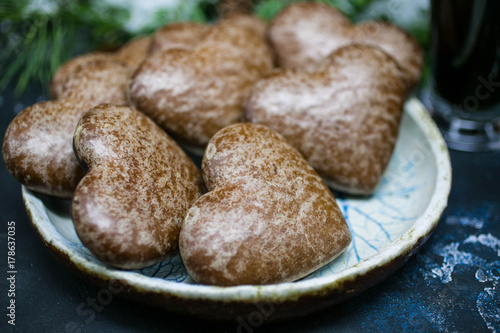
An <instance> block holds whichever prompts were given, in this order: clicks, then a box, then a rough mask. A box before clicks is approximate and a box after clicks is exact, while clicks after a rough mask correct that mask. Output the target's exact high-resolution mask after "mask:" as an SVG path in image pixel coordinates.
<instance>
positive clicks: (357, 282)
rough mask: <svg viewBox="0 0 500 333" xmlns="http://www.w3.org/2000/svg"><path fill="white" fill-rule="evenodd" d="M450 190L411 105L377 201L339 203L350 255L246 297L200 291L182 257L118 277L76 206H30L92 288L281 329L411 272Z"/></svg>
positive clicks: (53, 245)
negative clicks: (76, 220) (73, 213)
mask: <svg viewBox="0 0 500 333" xmlns="http://www.w3.org/2000/svg"><path fill="white" fill-rule="evenodd" d="M450 185H451V168H450V161H449V156H448V150H447V148H446V145H445V143H444V141H443V138H442V137H441V134H440V133H439V131H438V129H437V128H436V126H435V125H434V123H433V121H432V120H431V119H430V117H429V116H428V114H427V112H426V110H425V109H424V107H423V106H422V104H421V103H420V102H419V101H418V100H416V99H411V100H409V101H408V102H407V103H406V105H405V113H404V116H403V120H402V124H401V130H400V135H399V138H398V141H397V145H396V148H395V151H394V154H393V156H392V159H391V162H390V164H389V167H388V169H387V171H386V173H385V175H384V177H383V179H382V181H381V182H380V184H379V186H378V188H377V190H376V192H375V194H374V195H373V196H371V197H368V198H360V197H350V196H346V195H342V194H340V193H336V197H337V201H338V203H339V206H340V207H341V209H342V211H343V213H344V215H345V217H346V220H347V221H348V224H349V227H350V229H351V232H352V236H353V240H352V244H351V245H350V246H349V248H348V249H347V250H346V251H345V252H344V254H343V255H341V256H340V257H338V258H337V259H336V260H335V261H333V262H332V263H330V264H329V265H327V266H325V267H323V268H321V269H319V270H318V271H316V272H314V273H313V274H311V275H310V276H308V277H306V278H304V279H302V280H300V281H296V282H292V283H281V284H275V285H265V286H250V285H246V286H236V287H213V286H203V285H197V284H195V283H194V281H193V280H192V279H191V278H190V277H189V275H188V274H187V273H186V270H185V268H184V266H183V265H182V262H181V260H180V257H179V256H177V257H174V258H172V259H170V260H167V261H164V262H162V263H160V264H157V265H155V266H153V267H149V268H145V269H141V270H135V271H122V270H117V269H114V268H112V267H109V266H107V265H105V264H103V263H101V262H100V261H98V260H97V259H95V258H94V257H93V256H92V255H91V254H90V252H89V251H88V250H87V249H86V248H85V247H84V246H83V245H82V243H81V242H80V240H79V239H78V237H77V235H76V233H75V230H74V228H73V224H72V221H71V218H70V215H69V206H70V202H69V201H65V200H60V199H55V198H52V197H49V196H45V195H40V194H37V193H34V192H31V191H29V190H27V189H25V188H23V197H24V202H25V205H26V208H27V211H28V213H29V215H30V217H31V221H32V223H33V226H34V228H35V230H36V231H37V232H38V233H39V235H40V237H41V238H42V240H43V241H44V243H45V244H46V245H47V246H48V247H49V249H50V250H51V251H52V252H54V253H55V254H56V255H57V257H59V258H60V259H61V260H62V261H63V262H64V263H66V264H67V265H69V267H70V268H71V269H72V270H74V271H75V272H76V273H77V274H78V275H80V276H82V277H84V278H85V280H86V281H89V282H91V283H94V284H97V285H98V286H100V287H102V288H107V289H108V290H109V291H110V292H113V293H116V294H119V295H121V296H125V297H129V298H133V299H137V300H139V301H143V302H146V303H148V304H155V305H157V306H160V307H163V308H165V309H166V310H168V311H177V312H183V313H192V314H196V315H200V316H204V317H210V318H216V319H224V320H235V319H237V318H250V317H249V316H253V317H255V318H266V319H268V320H276V319H284V318H288V317H294V316H297V315H304V314H307V313H310V312H313V311H316V310H318V309H321V308H324V307H326V306H329V305H331V304H334V303H338V302H340V301H342V300H345V299H347V298H349V297H351V296H353V295H355V294H358V293H361V292H362V291H364V290H366V289H367V288H369V287H370V286H372V285H374V284H376V283H378V282H380V281H381V280H383V279H384V278H386V277H387V276H388V275H389V274H391V273H392V272H393V271H394V270H396V269H397V268H399V267H400V266H401V265H403V264H404V262H405V261H406V260H407V259H408V258H409V257H410V256H411V255H412V254H414V253H415V252H416V251H417V250H418V249H419V248H420V246H421V245H422V244H423V243H424V242H425V240H426V239H427V238H428V237H429V236H430V234H431V232H432V231H433V230H434V228H435V227H436V224H437V223H438V220H439V218H440V216H441V213H442V212H443V210H444V208H445V206H446V204H447V200H448V194H449V191H450ZM253 317H252V318H253ZM255 318H254V319H255ZM249 320H250V319H249Z"/></svg>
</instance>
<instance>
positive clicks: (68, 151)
mask: <svg viewBox="0 0 500 333" xmlns="http://www.w3.org/2000/svg"><path fill="white" fill-rule="evenodd" d="M129 76H130V70H129V68H128V67H126V66H125V65H124V64H122V63H120V62H118V61H115V60H110V59H107V58H104V59H101V58H99V59H96V60H93V61H87V62H85V63H83V64H81V65H79V66H77V67H76V68H75V69H74V70H73V71H72V72H71V74H70V75H68V76H67V77H66V78H65V79H64V80H63V81H62V83H61V85H60V94H61V99H58V100H54V101H48V102H40V103H37V104H35V105H32V106H30V107H28V108H27V109H25V110H24V111H22V112H21V113H20V114H19V115H18V116H17V117H15V118H14V120H12V122H11V123H10V124H9V127H8V128H7V131H6V133H5V137H4V141H3V158H4V161H5V165H6V167H7V170H9V172H10V173H11V174H12V176H14V178H16V179H17V180H18V181H19V182H20V183H22V184H23V185H25V186H26V187H28V188H29V189H31V190H34V191H37V192H41V193H45V194H50V195H54V196H58V197H63V198H71V196H72V195H73V191H74V189H75V187H76V185H77V184H78V182H79V181H80V179H81V177H82V176H83V175H84V170H83V169H82V168H81V167H80V166H79V165H78V162H77V160H76V158H75V155H74V153H73V148H72V142H73V133H74V132H75V126H76V124H77V123H78V119H79V118H80V117H81V116H82V115H83V114H84V113H85V112H86V111H87V110H88V109H90V108H91V107H93V106H95V105H98V104H101V103H106V102H107V103H114V104H126V94H125V89H126V84H127V82H128V78H129Z"/></svg>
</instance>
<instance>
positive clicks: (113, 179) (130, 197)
mask: <svg viewBox="0 0 500 333" xmlns="http://www.w3.org/2000/svg"><path fill="white" fill-rule="evenodd" d="M74 146H75V152H76V154H77V156H78V157H79V159H80V160H81V161H82V163H84V164H85V165H86V166H87V167H88V169H89V173H88V174H87V175H86V176H85V177H84V178H83V179H82V181H81V182H80V183H79V185H78V187H77V189H76V190H75V195H74V198H73V203H72V216H73V221H74V225H75V229H76V232H77V234H78V236H79V238H80V239H81V241H82V243H83V244H84V245H85V246H86V247H87V248H88V249H89V250H90V251H91V252H92V253H93V254H94V256H95V257H96V258H98V259H99V260H101V261H103V262H104V263H107V264H109V265H112V266H115V267H119V268H125V269H135V268H143V267H147V266H150V265H153V264H155V263H157V262H159V261H162V260H164V259H166V258H168V257H169V256H171V255H172V254H174V253H175V252H176V251H177V249H178V236H179V228H180V225H181V223H182V221H183V219H184V216H185V214H186V212H187V210H188V208H189V207H190V206H191V204H192V203H193V202H194V201H195V200H196V199H197V198H198V197H199V196H200V195H201V193H202V189H203V182H202V178H201V174H200V172H199V170H198V169H197V168H196V166H195V165H194V163H193V162H192V161H191V160H190V159H189V157H187V155H186V154H185V153H184V152H183V151H182V150H181V149H180V148H179V146H177V144H176V143H175V142H174V141H173V140H172V139H171V138H170V137H168V135H167V134H166V133H165V132H164V131H163V130H161V129H160V128H159V127H158V126H157V125H156V124H155V123H154V122H153V121H152V120H151V119H149V118H148V117H147V116H145V115H144V114H142V113H140V112H138V111H135V110H133V109H131V108H129V107H126V106H111V105H101V106H97V107H95V108H93V109H91V110H90V111H89V112H88V113H86V114H85V115H84V116H83V117H82V118H81V119H80V121H79V123H78V126H77V128H76V131H75V135H74Z"/></svg>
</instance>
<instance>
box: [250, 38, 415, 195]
mask: <svg viewBox="0 0 500 333" xmlns="http://www.w3.org/2000/svg"><path fill="white" fill-rule="evenodd" d="M405 89H406V87H405V82H404V79H403V75H402V73H401V71H400V69H399V67H398V64H397V63H396V62H395V61H394V60H393V59H392V58H391V57H390V56H389V55H388V54H386V53H385V52H383V51H382V50H380V49H377V48H374V47H371V46H368V45H356V44H351V45H349V46H346V47H343V48H341V49H339V50H337V51H335V52H334V53H332V54H331V55H330V56H329V57H328V58H327V59H326V60H325V61H324V63H322V64H321V66H319V67H318V68H317V69H316V70H315V71H313V72H306V71H303V70H300V69H283V70H280V71H276V72H275V73H274V74H273V75H272V76H270V77H268V78H266V79H264V80H261V81H259V82H258V83H257V84H256V85H255V87H254V89H253V91H252V94H251V96H250V98H249V99H248V101H247V103H246V117H247V119H248V120H249V121H250V122H253V123H261V124H264V125H268V126H270V127H271V128H273V129H274V130H276V131H277V132H279V133H281V134H282V135H283V136H284V137H285V138H287V139H288V140H289V141H290V143H291V144H292V146H294V147H295V148H297V149H298V150H299V151H300V152H301V153H302V154H303V155H304V157H305V158H306V159H307V161H308V162H309V163H310V164H311V166H313V167H314V168H315V169H316V171H318V173H319V174H320V175H321V176H322V177H323V178H324V179H325V180H326V181H327V184H329V185H331V186H332V187H333V188H335V189H338V190H341V191H345V192H348V193H353V194H370V193H372V192H373V191H374V189H375V187H376V186H377V184H378V182H379V180H380V178H381V177H382V175H383V173H384V170H385V168H386V166H387V164H388V163H389V160H390V157H391V154H392V151H393V149H394V145H395V143H396V138H397V134H398V129H399V123H400V118H401V115H402V111H403V105H404V102H405Z"/></svg>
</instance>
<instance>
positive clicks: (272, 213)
mask: <svg viewBox="0 0 500 333" xmlns="http://www.w3.org/2000/svg"><path fill="white" fill-rule="evenodd" d="M202 170H203V177H204V179H205V182H206V184H207V187H208V190H209V191H210V192H208V193H207V194H205V195H203V196H202V197H201V198H200V199H198V200H197V201H196V202H195V203H194V204H193V205H192V207H191V208H190V209H189V212H188V214H187V216H186V218H185V220H184V224H183V225H182V228H181V234H180V239H179V248H180V253H181V257H182V260H183V262H184V265H185V267H186V269H187V271H188V273H189V275H190V276H191V277H192V278H193V279H194V280H195V281H197V282H199V283H202V284H212V285H221V286H228V285H240V284H270V283H279V282H285V281H294V280H297V279H300V278H302V277H304V276H306V275H308V274H310V273H311V272H313V271H315V270H316V269H318V268H320V267H322V266H324V265H325V264H327V263H328V262H330V261H331V260H333V259H334V258H336V257H337V256H338V255H340V254H341V253H342V252H343V251H344V250H345V248H346V247H347V246H348V245H349V243H350V241H351V235H350V232H349V229H348V227H347V224H346V222H345V220H344V217H343V215H342V212H341V211H340V209H339V208H338V206H337V204H336V202H335V198H334V197H333V195H332V194H331V192H330V191H329V189H328V187H327V186H326V185H325V183H324V182H323V181H322V180H321V178H320V177H319V176H318V174H317V173H316V172H315V171H314V170H313V169H312V168H311V167H310V166H309V165H308V164H307V162H306V160H305V159H304V158H303V157H302V156H301V155H300V153H299V152H298V151H297V150H295V149H294V148H292V147H291V146H290V145H289V144H288V142H287V141H286V140H285V139H284V138H283V137H282V136H281V135H279V134H277V133H276V132H274V131H272V130H271V129H269V128H268V127H265V126H262V125H254V124H235V125H231V126H228V127H226V128H224V129H222V130H221V131H219V132H218V133H217V134H216V135H215V136H214V137H212V139H211V140H210V143H209V144H208V147H207V149H206V152H205V156H204V159H203V165H202Z"/></svg>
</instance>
